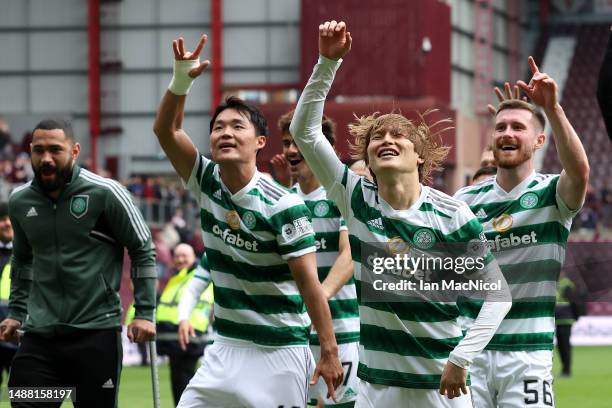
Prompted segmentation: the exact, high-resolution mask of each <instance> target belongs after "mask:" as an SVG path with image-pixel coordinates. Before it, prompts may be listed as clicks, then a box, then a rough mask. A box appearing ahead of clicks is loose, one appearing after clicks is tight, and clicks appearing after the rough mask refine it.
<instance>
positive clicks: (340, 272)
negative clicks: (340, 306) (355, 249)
mask: <svg viewBox="0 0 612 408" xmlns="http://www.w3.org/2000/svg"><path fill="white" fill-rule="evenodd" d="M351 276H353V258H352V257H351V246H350V244H349V239H348V231H346V230H343V231H340V238H339V239H338V258H336V261H335V262H334V264H333V265H332V267H331V269H330V270H329V273H328V274H327V277H326V278H325V280H324V281H323V282H322V283H321V286H322V287H323V292H324V293H325V297H326V298H327V299H328V300H329V299H330V298H331V297H333V296H334V295H335V294H336V293H338V291H339V290H340V288H342V287H343V286H344V285H345V284H346V282H348V280H349V279H351Z"/></svg>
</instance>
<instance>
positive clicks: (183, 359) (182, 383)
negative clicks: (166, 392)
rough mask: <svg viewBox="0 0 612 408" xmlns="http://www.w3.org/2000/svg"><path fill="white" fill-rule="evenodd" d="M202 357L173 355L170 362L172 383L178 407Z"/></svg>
mask: <svg viewBox="0 0 612 408" xmlns="http://www.w3.org/2000/svg"><path fill="white" fill-rule="evenodd" d="M200 357H201V356H198V355H195V356H194V355H192V354H188V353H180V354H171V355H169V356H168V358H169V360H170V382H171V383H172V397H173V398H174V405H175V406H176V405H178V403H179V401H180V399H181V395H182V394H183V391H185V388H187V384H189V381H190V380H191V378H192V377H193V375H194V374H195V372H196V366H197V364H198V360H199V359H200Z"/></svg>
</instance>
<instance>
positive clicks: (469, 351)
mask: <svg viewBox="0 0 612 408" xmlns="http://www.w3.org/2000/svg"><path fill="white" fill-rule="evenodd" d="M454 217H455V218H456V219H457V223H456V225H457V227H458V228H457V231H461V233H462V234H464V235H463V236H462V237H461V238H460V239H459V240H458V242H463V243H464V244H467V245H468V247H467V248H468V251H469V252H467V253H465V254H462V257H470V258H472V259H473V260H474V264H477V261H480V262H482V265H483V267H482V269H480V270H476V271H474V272H473V273H471V274H469V275H468V273H466V274H465V275H467V276H466V278H469V279H473V280H480V281H482V282H483V283H484V284H485V285H486V286H484V287H489V288H496V289H495V290H488V291H487V292H486V293H485V297H484V302H483V305H482V308H481V309H480V312H479V313H478V316H477V317H476V319H475V320H474V323H473V324H472V326H471V327H470V329H469V330H468V331H467V333H466V335H465V337H464V338H463V339H462V340H461V341H460V342H459V344H457V346H455V348H454V349H453V351H452V352H451V353H450V355H449V357H448V362H447V365H446V368H445V369H444V372H443V373H442V378H441V380H440V394H443V395H444V394H446V395H447V396H448V397H449V398H453V397H459V396H460V395H461V393H460V392H461V391H462V392H463V393H464V394H466V393H467V389H466V378H467V368H468V367H469V366H470V364H471V363H472V361H473V359H474V357H476V355H478V354H479V353H480V352H482V350H483V349H484V348H485V346H486V345H487V344H488V343H489V341H490V340H491V338H492V337H493V335H494V334H495V332H496V331H497V328H498V327H499V325H500V324H501V322H502V320H503V319H504V317H505V316H506V314H507V313H508V311H509V310H510V308H511V307H512V296H511V294H510V290H509V288H508V285H507V283H506V280H505V278H504V276H503V274H502V272H501V270H500V268H499V265H498V264H497V261H496V260H495V258H493V256H492V255H491V252H490V251H489V250H488V246H487V241H486V238H485V237H484V234H483V230H482V225H480V223H479V222H478V220H477V219H476V217H475V216H474V215H473V213H472V212H471V211H470V209H469V208H468V206H467V205H464V206H463V207H461V208H459V209H458V211H456V212H455V215H454ZM459 227H460V228H459ZM476 240H478V241H479V242H478V241H476ZM472 243H477V244H479V245H478V246H477V247H476V249H475V250H474V249H473V248H472V247H470V246H469V245H470V244H472ZM468 276H469V277H468ZM493 285H495V286H493Z"/></svg>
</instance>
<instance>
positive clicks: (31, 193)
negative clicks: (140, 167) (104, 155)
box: [8, 166, 157, 336]
mask: <svg viewBox="0 0 612 408" xmlns="http://www.w3.org/2000/svg"><path fill="white" fill-rule="evenodd" d="M9 216H10V219H11V222H12V224H13V229H14V230H15V236H14V239H13V256H12V260H11V279H12V285H11V296H10V300H9V316H8V317H10V318H12V319H16V320H19V321H20V322H22V324H23V329H24V331H26V332H30V333H38V334H42V335H47V336H53V335H56V334H62V333H67V332H71V331H74V330H75V329H104V328H112V327H119V326H120V324H121V303H120V298H119V293H118V291H119V285H120V283H121V274H122V266H123V254H124V248H126V249H127V250H128V253H129V256H130V258H131V261H132V281H133V283H134V297H135V306H136V315H135V317H136V318H141V319H146V320H150V321H154V319H153V316H154V310H155V278H156V277H157V275H156V269H155V251H154V246H153V244H152V240H151V232H150V231H149V228H148V227H147V225H146V224H145V222H144V220H143V218H142V214H141V213H140V211H139V210H138V209H137V208H136V207H135V206H134V204H133V202H132V199H131V197H130V195H129V193H128V192H127V190H126V189H125V188H124V187H123V186H121V185H120V184H119V183H117V182H116V181H114V180H111V179H107V178H104V177H100V176H98V175H96V174H94V173H92V172H90V171H87V170H85V169H81V168H79V167H78V166H74V169H73V172H72V177H71V181H70V183H68V184H67V185H66V187H65V189H64V191H63V192H62V193H61V195H60V196H59V198H58V200H57V202H54V201H53V200H51V199H50V198H49V197H48V196H46V195H45V194H44V193H43V191H42V190H41V188H40V187H39V186H38V185H37V183H36V181H35V180H34V181H31V182H29V183H26V184H24V185H22V186H20V187H18V188H16V189H15V191H13V193H12V194H11V196H10V199H9Z"/></svg>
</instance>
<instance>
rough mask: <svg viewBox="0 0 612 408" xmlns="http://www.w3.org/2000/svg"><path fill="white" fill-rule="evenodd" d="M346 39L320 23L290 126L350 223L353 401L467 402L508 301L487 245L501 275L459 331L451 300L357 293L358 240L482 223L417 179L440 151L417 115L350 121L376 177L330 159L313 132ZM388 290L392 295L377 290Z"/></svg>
mask: <svg viewBox="0 0 612 408" xmlns="http://www.w3.org/2000/svg"><path fill="white" fill-rule="evenodd" d="M351 41H352V39H351V35H350V33H349V32H348V31H347V28H346V25H345V24H344V23H343V22H340V23H336V21H331V22H326V23H324V24H322V25H320V26H319V53H320V57H319V61H318V63H317V64H316V66H315V68H314V72H313V73H312V75H311V77H310V80H309V81H308V84H307V85H306V88H305V89H304V91H303V93H302V95H301V97H300V100H299V102H298V106H297V109H296V111H295V114H294V119H293V121H292V123H291V128H290V129H291V134H292V135H293V138H294V140H295V142H296V144H297V146H298V148H299V149H300V152H301V153H302V155H303V156H304V157H305V158H306V161H307V162H308V164H309V166H310V168H311V169H312V171H313V173H314V174H315V176H316V177H317V179H318V180H319V181H320V182H321V184H322V185H323V186H324V187H325V189H326V191H327V193H328V197H329V198H331V199H333V200H334V201H336V203H337V205H338V207H339V208H340V212H341V213H342V215H343V217H344V219H345V220H346V223H347V225H348V228H349V237H350V243H351V251H352V253H353V261H354V269H355V280H356V282H357V290H358V291H357V295H358V299H359V314H360V321H361V325H360V345H359V353H360V354H359V368H358V376H359V378H360V379H361V380H362V382H361V383H360V387H359V394H358V397H357V404H356V406H357V407H399V406H405V405H406V403H409V404H410V405H411V406H415V407H434V406H435V407H471V401H470V396H469V395H467V394H468V391H467V370H466V369H467V367H468V366H469V364H470V363H471V361H472V359H473V358H474V356H475V355H476V354H478V353H479V352H480V351H481V350H482V349H483V348H484V346H485V345H486V343H487V342H488V341H489V339H490V338H491V336H492V335H493V333H494V332H495V329H496V328H497V326H498V325H499V322H500V321H501V319H502V318H503V316H504V315H505V313H506V312H507V311H508V309H509V308H510V302H509V293H508V291H507V288H505V286H504V285H502V284H501V283H502V281H503V277H501V273H500V272H499V268H498V267H497V265H496V263H495V261H494V260H493V258H492V256H491V255H490V254H489V253H488V252H486V251H485V252H484V253H483V258H484V262H485V263H486V266H485V267H484V268H483V270H482V271H480V272H483V273H482V275H483V276H484V278H485V279H491V281H493V280H494V281H497V280H498V279H499V282H500V286H501V289H500V290H499V291H497V292H491V293H489V294H487V300H488V301H486V302H485V303H484V306H483V308H482V311H481V312H480V315H479V317H478V319H477V320H476V322H475V324H474V326H473V327H472V329H471V330H470V331H469V332H468V333H467V335H466V336H465V337H463V336H462V332H461V328H460V326H459V324H458V322H457V317H458V316H459V310H458V308H457V306H456V303H455V302H436V301H433V300H430V299H423V300H422V301H420V302H409V303H408V302H406V303H402V302H391V301H388V302H387V301H384V299H386V298H385V297H383V298H382V299H383V301H380V300H379V301H376V302H375V301H372V302H370V301H367V300H365V299H364V297H363V294H364V292H363V289H364V287H365V285H367V284H368V279H369V278H371V277H368V276H366V275H368V272H367V268H366V267H367V265H365V264H363V262H362V256H363V254H362V253H361V252H362V251H364V248H366V247H367V246H366V244H371V243H379V244H382V245H389V244H390V243H392V242H393V243H398V242H402V243H404V244H409V245H415V246H418V245H425V244H429V243H435V242H439V243H443V244H453V243H461V242H467V241H476V242H477V243H479V244H482V241H481V239H480V235H481V232H482V227H481V226H480V223H478V221H477V219H476V218H475V217H474V215H473V214H472V212H471V211H470V210H469V208H468V207H467V205H465V203H462V202H460V201H458V200H454V199H453V198H451V197H449V196H447V195H445V194H443V193H441V192H439V191H436V190H434V189H432V188H429V187H427V186H424V185H423V184H422V182H423V181H424V180H427V178H428V177H429V175H430V173H431V171H432V170H434V169H435V168H437V167H438V166H439V164H440V163H441V162H442V160H443V158H444V157H445V156H446V153H447V151H448V149H447V148H445V147H443V146H440V145H438V144H437V143H436V142H435V140H434V136H435V135H434V134H432V132H431V130H430V128H429V127H428V126H427V125H426V123H425V122H424V120H422V121H420V122H418V123H415V122H412V121H410V120H408V119H406V118H405V117H404V116H402V115H399V114H387V115H381V116H378V115H377V114H373V115H371V116H367V117H362V118H360V119H359V120H358V123H357V124H354V125H352V126H351V127H350V131H351V133H352V134H353V135H354V136H355V143H354V144H353V147H354V151H355V153H356V156H358V157H356V158H360V159H364V160H365V162H366V164H367V165H368V166H369V168H370V171H371V173H372V175H373V176H374V180H375V182H374V183H371V182H369V181H367V180H366V179H365V178H364V177H360V176H357V175H356V174H354V173H353V172H352V171H350V170H349V168H348V167H347V166H345V165H344V164H342V162H341V161H340V160H339V159H338V157H337V156H336V154H335V152H334V149H333V148H332V146H331V145H330V144H329V142H328V141H327V140H326V139H325V137H324V136H323V133H322V132H321V118H322V115H323V106H324V103H325V98H326V96H327V93H328V92H329V89H330V87H331V84H332V81H333V79H334V75H335V72H336V70H337V69H338V67H339V65H340V63H341V58H343V57H344V55H346V53H347V52H348V51H349V50H350V47H351ZM453 273H454V272H453ZM504 283H505V282H504ZM387 295H388V296H389V297H390V296H391V295H392V294H385V293H383V295H382V296H387ZM493 300H497V301H493ZM462 393H463V394H464V395H462ZM441 394H442V395H441ZM443 395H446V396H447V397H448V398H447V397H444V396H443Z"/></svg>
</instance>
